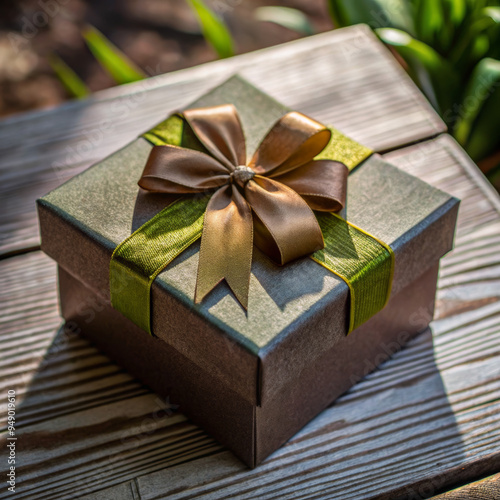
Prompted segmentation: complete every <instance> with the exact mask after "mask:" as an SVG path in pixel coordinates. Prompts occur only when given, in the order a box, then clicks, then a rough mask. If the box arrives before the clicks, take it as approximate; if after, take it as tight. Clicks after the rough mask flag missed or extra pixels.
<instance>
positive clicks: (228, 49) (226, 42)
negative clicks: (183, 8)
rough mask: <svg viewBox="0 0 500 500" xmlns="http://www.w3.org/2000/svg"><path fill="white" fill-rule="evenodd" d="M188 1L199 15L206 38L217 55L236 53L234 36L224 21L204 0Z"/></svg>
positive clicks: (222, 56)
mask: <svg viewBox="0 0 500 500" xmlns="http://www.w3.org/2000/svg"><path fill="white" fill-rule="evenodd" d="M188 3H189V5H190V6H191V8H192V9H193V10H194V12H195V13H196V15H197V16H198V20H199V22H200V26H201V31H202V33H203V36H204V37H205V40H206V41H207V42H208V43H209V44H210V45H211V46H212V47H213V48H214V50H215V52H217V55H218V56H219V57H221V58H224V57H231V56H232V55H234V43H233V38H232V37H231V33H229V30H228V29H227V27H226V25H225V24H224V22H223V21H222V20H221V19H220V18H219V17H218V16H217V15H216V14H215V13H214V12H213V11H212V10H210V9H209V8H208V7H207V6H206V5H205V3H204V2H203V1H202V0H188Z"/></svg>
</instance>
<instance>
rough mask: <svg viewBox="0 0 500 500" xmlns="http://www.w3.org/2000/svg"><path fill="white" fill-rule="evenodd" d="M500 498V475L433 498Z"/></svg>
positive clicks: (440, 499) (468, 499) (467, 499)
mask: <svg viewBox="0 0 500 500" xmlns="http://www.w3.org/2000/svg"><path fill="white" fill-rule="evenodd" d="M496 498H500V474H495V475H494V476H490V477H487V478H484V479H481V480H480V481H475V482H474V483H472V484H468V485H466V486H463V487H462V488H458V489H455V490H453V491H449V492H447V493H443V494H442V495H438V496H436V497H433V500H492V499H496Z"/></svg>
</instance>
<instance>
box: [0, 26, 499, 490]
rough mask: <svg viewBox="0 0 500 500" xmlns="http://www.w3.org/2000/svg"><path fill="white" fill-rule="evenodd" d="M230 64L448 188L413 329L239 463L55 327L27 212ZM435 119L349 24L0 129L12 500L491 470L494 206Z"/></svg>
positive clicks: (495, 375)
mask: <svg viewBox="0 0 500 500" xmlns="http://www.w3.org/2000/svg"><path fill="white" fill-rule="evenodd" d="M237 71H238V72H240V73H241V74H242V75H243V76H245V77H246V78H248V79H249V80H250V81H251V82H253V83H254V84H256V85H257V86H259V87H260V88H262V89H263V90H265V91H267V92H269V93H270V94H271V95H272V96H274V97H276V98H278V99H279V100H280V101H282V102H284V103H285V104H287V105H288V106H290V107H292V108H295V109H298V110H300V111H303V112H305V113H307V114H310V115H312V116H314V117H315V118H317V119H319V120H321V121H323V122H327V123H332V124H334V125H335V126H336V127H338V128H339V129H341V130H343V131H344V132H345V133H347V134H348V135H350V136H352V137H353V138H354V139H356V140H358V141H359V142H362V143H364V144H366V145H368V146H371V147H372V148H373V149H375V150H377V151H379V152H382V153H383V154H384V155H385V157H386V158H387V159H388V160H390V161H391V162H393V163H395V164H396V165H398V166H400V167H401V168H402V169H404V170H406V171H408V172H411V173H413V174H414V175H417V176H418V177H421V178H422V179H425V180H426V181H428V182H429V183H431V184H433V185H435V186H437V187H439V188H442V189H444V190H446V191H448V192H450V193H452V194H453V195H455V196H457V197H459V198H461V199H462V205H461V209H460V215H459V223H458V230H457V236H456V248H455V250H454V251H453V252H452V253H450V254H449V255H448V256H447V257H445V258H444V259H443V261H442V266H441V272H440V279H439V292H438V297H437V312H436V317H435V319H434V321H433V323H432V328H431V330H429V331H428V332H427V333H424V334H422V335H420V336H419V337H418V338H417V339H415V340H414V341H413V342H411V344H410V345H408V347H407V348H405V349H404V350H403V351H402V352H399V353H397V354H396V355H395V356H394V357H393V358H392V359H391V360H390V361H388V362H387V363H385V364H384V365H382V366H381V367H380V368H379V369H378V370H376V371H375V372H374V373H372V374H371V375H369V376H368V377H366V379H365V380H363V381H362V382H361V383H359V384H357V385H356V386H355V387H354V388H353V389H352V390H351V391H349V392H348V393H347V394H345V395H344V396H343V397H342V398H340V399H339V400H338V401H337V402H336V403H335V404H333V405H332V406H331V407H330V408H328V409H327V410H325V411H324V412H323V413H321V414H320V415H319V416H318V417H317V418H315V419H314V420H313V421H312V422H311V423H310V424H309V425H307V426H306V427H305V428H304V429H303V430H302V431H301V432H299V433H298V434H297V435H296V436H295V437H294V438H293V439H292V440H290V442H289V443H287V444H286V445H285V446H284V447H283V448H281V449H280V450H278V451H277V452H276V453H275V454H274V455H272V456H271V457H270V458H269V459H267V460H266V461H265V463H264V464H263V465H261V466H259V467H257V468H256V469H254V470H248V469H246V468H245V466H243V465H242V464H241V463H240V462H239V461H238V460H237V459H236V458H234V457H233V455H232V454H231V453H230V452H228V451H226V450H224V449H223V448H222V446H220V445H219V444H218V443H217V442H215V441H214V440H213V439H212V438H211V437H210V436H208V435H206V434H205V433H204V432H203V431H202V430H200V429H199V428H197V427H196V426H194V425H193V424H191V423H190V422H189V421H188V420H187V419H186V418H185V417H184V416H183V415H182V414H180V413H179V412H178V411H176V409H175V405H171V404H170V402H169V401H160V400H159V399H158V398H157V397H156V396H155V395H154V394H152V393H151V392H150V391H149V390H148V389H147V388H145V387H143V386H142V385H141V384H140V383H138V382H137V381H136V380H134V379H133V378H131V377H130V376H129V375H128V374H127V373H124V371H123V370H121V369H120V368H119V367H118V366H116V365H114V364H113V363H111V362H110V361H109V360H108V359H107V358H106V357H105V356H103V355H101V354H100V353H99V352H98V351H97V350H96V349H95V348H94V347H92V345H90V344H89V343H87V342H86V341H85V340H82V339H81V338H78V337H77V336H75V335H73V334H71V333H70V332H67V331H65V330H64V329H63V328H60V325H61V320H60V317H59V313H58V306H57V292H56V273H55V270H56V266H55V264H54V263H53V262H52V261H51V260H50V259H48V258H47V257H46V256H45V255H44V254H43V253H42V252H40V250H39V236H38V229H37V219H36V213H35V205H34V200H35V199H36V198H37V197H38V196H40V195H42V194H44V193H45V192H46V191H48V190H49V189H51V188H53V187H55V186H57V185H58V184H60V183H61V182H62V181H64V180H65V179H68V178H70V177H71V176H73V175H75V174H76V173H77V172H79V171H81V170H83V169H84V168H86V167H87V166H89V165H91V164H92V163H94V162H95V161H97V160H100V159H102V158H103V157H105V156H106V155H107V154H109V153H111V152H112V151H115V150H116V149H118V148H119V147H121V146H123V145H124V144H126V143H127V142H128V141H130V140H131V139H132V138H133V137H135V136H136V135H137V134H138V133H140V132H141V131H143V130H145V129H147V128H148V127H149V126H151V125H153V124H154V123H156V122H158V121H159V120H160V119H161V118H163V117H164V116H165V115H167V114H168V113H169V112H170V111H172V110H173V109H175V108H177V107H180V106H182V105H184V104H187V103H188V102H189V101H191V100H192V99H193V98H194V97H196V96H197V95H200V94H201V93H202V92H204V91H205V90H207V89H208V88H210V87H212V86H214V85H216V84H218V83H219V82H221V81H222V80H224V79H225V78H227V77H228V76H229V75H230V74H232V73H234V72H237ZM444 132H445V127H444V125H443V123H442V122H441V120H440V119H439V118H438V116H437V115H436V114H435V113H434V112H433V111H432V109H431V108H430V107H429V105H428V104H427V102H426V101H425V100H424V99H423V97H422V96H421V95H420V94H419V92H418V91H417V89H416V88H415V87H414V85H413V84H412V82H411V81H410V80H409V79H408V77H407V76H406V74H405V73H404V72H403V70H402V69H401V68H400V67H399V66H398V65H397V64H396V62H395V61H394V60H393V58H392V56H391V55H390V53H389V52H388V51H387V50H386V49H385V48H384V47H383V46H382V45H381V44H380V43H379V42H378V41H377V40H376V39H375V37H374V36H373V35H372V34H371V32H370V31H369V29H368V28H366V27H364V26H358V27H353V28H348V29H343V30H338V31H335V32H331V33H326V34H322V35H317V36H314V37H311V38H308V39H304V40H302V41H298V42H292V43H289V44H286V45H283V46H278V47H274V48H270V49H266V50H263V51H259V52H255V53H251V54H246V55H242V56H238V57H235V58H232V59H228V60H223V61H217V62H214V63H210V64H206V65H203V66H199V67H195V68H191V69H187V70H183V71H179V72H176V73H172V74H167V75H162V76H159V77H155V78H152V79H149V80H146V81H143V82H138V83H135V84H132V85H126V86H122V87H118V88H114V89H110V90H108V91H105V92H101V93H98V94H96V95H95V96H93V97H92V98H91V99H88V100H86V101H78V102H76V101H75V102H71V103H69V104H67V105H65V106H62V107H60V108H57V109H54V110H49V111H45V112H36V113H29V114H24V115H20V116H17V117H14V118H11V119H8V120H5V121H4V122H3V123H0V150H1V151H0V169H1V170H0V190H1V194H0V207H1V209H0V238H1V243H0V251H1V254H2V257H3V259H2V260H1V261H0V270H1V271H0V297H1V304H2V313H1V317H0V328H1V336H0V348H1V352H2V355H1V359H0V366H1V368H0V375H1V384H2V397H1V401H0V405H1V406H2V412H1V414H2V418H3V417H4V415H5V412H4V409H5V406H6V402H7V401H6V399H7V398H6V394H7V390H8V389H15V390H16V392H17V409H16V413H17V415H16V417H17V437H18V440H17V450H16V452H17V460H18V462H17V466H18V467H17V486H16V489H17V495H16V496H15V498H16V499H27V498H31V499H37V500H42V499H51V500H52V499H60V498H88V499H115V498H116V499H123V500H127V499H139V498H140V499H143V500H145V499H148V500H152V499H160V498H166V497H168V498H172V499H174V498H175V499H181V498H182V499H187V498H240V499H247V498H248V499H250V498H259V499H270V498H286V499H292V498H293V499H301V500H302V499H311V498H331V499H342V500H346V499H372V498H381V499H382V498H387V499H388V498H391V499H393V498H411V499H419V498H427V497H430V496H432V495H434V494H437V493H439V492H441V491H446V490H447V489H450V488H451V487H452V486H454V485H456V484H458V483H465V482H470V481H473V480H476V479H479V478H481V477H483V476H485V475H488V474H492V473H494V472H497V471H499V470H500V450H499V446H498V444H499V438H500V415H499V410H500V382H499V381H500V300H499V299H500V252H499V247H500V199H499V197H498V195H497V194H496V192H494V191H493V189H492V188H491V187H490V185H489V184H488V183H487V182H486V181H485V179H484V178H483V177H482V175H481V174H480V173H479V171H478V170H477V168H476V167H475V166H474V165H473V164H472V162H471V161H470V160H469V159H468V157H467V156H466V155H465V154H464V152H463V151H462V150H461V149H460V148H459V147H458V146H457V144H456V143H455V142H454V141H453V139H451V138H450V137H449V136H448V135H446V134H444ZM4 421H5V420H4ZM4 421H3V422H4ZM4 438H5V436H4ZM5 449H6V448H5V444H4V443H2V454H4V450H5ZM6 462H7V460H6V458H5V459H4V457H3V455H2V457H1V462H0V470H1V471H2V478H5V475H4V474H5V472H4V471H5V468H6ZM0 498H11V496H10V494H9V492H7V490H6V483H5V482H4V480H3V479H2V487H1V490H0ZM12 498H14V496H12ZM447 498H448V497H447Z"/></svg>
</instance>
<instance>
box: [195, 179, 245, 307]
mask: <svg viewBox="0 0 500 500" xmlns="http://www.w3.org/2000/svg"><path fill="white" fill-rule="evenodd" d="M252 249H253V221H252V211H251V209H250V207H249V205H248V203H247V202H246V201H245V199H244V198H243V196H242V195H241V194H240V192H239V191H238V189H237V188H236V187H235V186H234V185H232V184H231V185H228V186H224V187H222V188H220V189H219V190H218V191H216V192H215V193H214V195H213V196H212V198H211V199H210V201H209V203H208V206H207V210H206V212H205V218H204V222H203V233H202V236H201V248H200V257H199V259H200V260H199V264H198V277H197V281H196V292H195V302H196V303H199V302H201V301H202V300H203V298H204V297H205V296H206V295H207V294H208V293H210V292H211V291H212V290H213V289H214V288H215V287H216V286H217V285H218V284H219V283H220V282H221V281H222V280H224V279H225V280H226V282H227V284H228V285H229V287H230V288H231V290H232V292H233V293H234V295H235V296H236V298H237V299H238V301H239V302H240V303H241V305H242V306H243V308H244V309H245V310H246V309H247V308H248V291H249V287H250V270H251V265H252Z"/></svg>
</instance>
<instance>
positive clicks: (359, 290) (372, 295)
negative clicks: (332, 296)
mask: <svg viewBox="0 0 500 500" xmlns="http://www.w3.org/2000/svg"><path fill="white" fill-rule="evenodd" d="M316 217H317V219H318V222H319V225H320V227H321V231H322V233H323V238H324V240H325V247H324V248H323V249H322V250H319V251H317V252H315V253H314V254H313V255H312V256H311V258H312V259H313V260H314V261H316V262H317V263H318V264H321V265H322V266H323V267H326V269H328V270H329V271H331V272H332V273H334V274H336V275H337V276H339V277H340V278H342V279H343V280H344V281H345V282H346V283H347V285H348V287H349V290H350V292H351V293H350V299H351V303H350V308H349V309H350V314H349V328H348V333H350V332H351V331H352V330H354V329H355V328H357V327H358V326H360V325H362V324H363V323H364V322H365V321H367V320H368V319H370V318H371V317H372V316H373V315H374V314H376V313H377V312H378V311H380V310H381V309H383V308H384V307H385V305H386V304H387V301H388V300H389V296H390V294H391V285H392V277H393V275H394V253H393V251H392V249H391V247H390V246H389V245H387V244H385V243H384V242H382V241H380V240H379V239H377V238H375V237H374V236H372V235H371V234H368V233H367V232H366V231H363V230H362V229H360V228H359V227H356V226H355V225H354V224H351V223H350V222H347V221H346V220H344V219H343V218H342V217H339V216H338V215H337V214H329V213H326V212H316Z"/></svg>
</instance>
